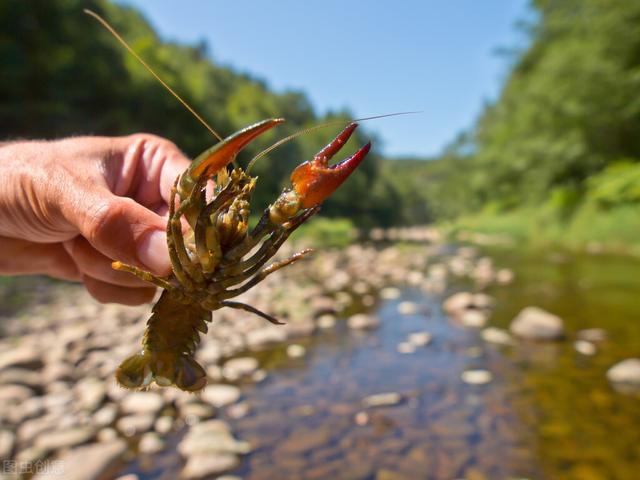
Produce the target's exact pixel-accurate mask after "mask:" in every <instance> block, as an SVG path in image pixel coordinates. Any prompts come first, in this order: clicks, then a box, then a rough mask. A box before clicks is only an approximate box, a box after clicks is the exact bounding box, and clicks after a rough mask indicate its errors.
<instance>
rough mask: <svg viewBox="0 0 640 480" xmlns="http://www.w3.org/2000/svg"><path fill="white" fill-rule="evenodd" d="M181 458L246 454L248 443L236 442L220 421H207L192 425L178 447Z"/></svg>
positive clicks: (229, 430)
mask: <svg viewBox="0 0 640 480" xmlns="http://www.w3.org/2000/svg"><path fill="white" fill-rule="evenodd" d="M178 451H179V452H180V454H181V455H182V456H183V457H191V456H193V455H197V454H204V453H210V454H216V453H220V452H222V453H232V454H243V455H244V454H247V453H249V452H250V451H251V445H250V444H249V443H248V442H244V441H241V440H236V439H235V438H234V437H233V435H232V434H231V429H230V427H229V425H228V424H227V423H225V422H223V421H221V420H209V421H207V422H202V423H198V424H196V425H194V426H193V427H191V429H190V430H189V431H188V432H187V434H186V435H185V436H184V438H183V439H182V441H181V442H180V444H179V445H178Z"/></svg>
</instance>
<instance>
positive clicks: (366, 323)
mask: <svg viewBox="0 0 640 480" xmlns="http://www.w3.org/2000/svg"><path fill="white" fill-rule="evenodd" d="M347 325H348V326H349V328H351V329H354V330H369V329H373V328H377V327H378V326H379V325H380V320H378V318H377V317H375V316H373V315H367V314H365V313H357V314H355V315H352V316H350V317H349V318H348V320H347Z"/></svg>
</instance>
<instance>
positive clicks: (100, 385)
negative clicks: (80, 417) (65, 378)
mask: <svg viewBox="0 0 640 480" xmlns="http://www.w3.org/2000/svg"><path fill="white" fill-rule="evenodd" d="M76 393H77V395H78V404H79V405H80V406H81V407H82V408H84V409H86V410H89V411H90V412H93V411H94V410H95V409H97V408H98V407H99V406H100V405H101V404H102V402H103V401H104V399H105V397H106V396H107V388H106V387H105V385H104V381H103V380H100V379H99V378H95V377H87V378H83V379H82V380H80V381H79V382H78V383H77V384H76Z"/></svg>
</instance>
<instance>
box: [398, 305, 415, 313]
mask: <svg viewBox="0 0 640 480" xmlns="http://www.w3.org/2000/svg"><path fill="white" fill-rule="evenodd" d="M417 311H418V305H416V304H415V303H414V302H400V303H399V304H398V313H400V314H402V315H415V314H416V313H417Z"/></svg>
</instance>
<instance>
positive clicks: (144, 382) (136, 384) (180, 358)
mask: <svg viewBox="0 0 640 480" xmlns="http://www.w3.org/2000/svg"><path fill="white" fill-rule="evenodd" d="M116 381H117V382H118V384H119V385H121V386H122V387H124V388H128V389H141V388H145V387H148V386H149V385H150V384H151V383H152V382H155V383H156V384H158V385H159V386H161V387H167V386H170V385H175V386H176V387H178V388H179V389H181V390H185V391H187V392H197V391H200V390H202V389H203V388H204V386H205V385H206V384H207V374H206V372H205V371H204V368H202V365H200V364H199V363H198V362H196V361H195V360H194V359H193V358H192V357H190V356H188V355H185V354H183V353H181V354H175V353H174V352H150V351H148V350H143V351H142V352H139V353H136V354H134V355H131V356H130V357H129V358H127V359H126V360H125V361H124V362H122V363H121V364H120V366H119V367H118V369H117V370H116Z"/></svg>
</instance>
